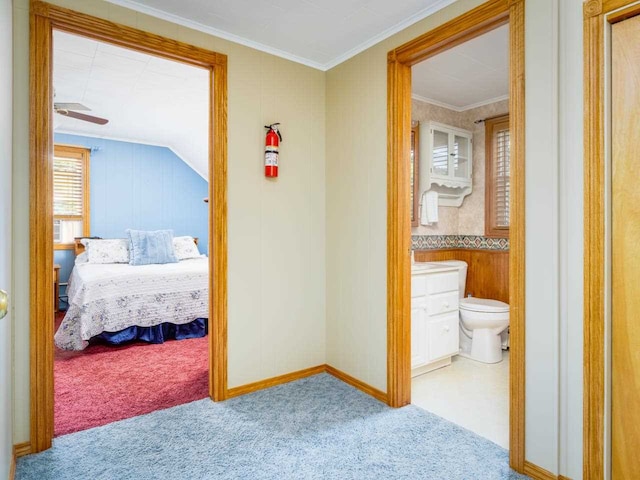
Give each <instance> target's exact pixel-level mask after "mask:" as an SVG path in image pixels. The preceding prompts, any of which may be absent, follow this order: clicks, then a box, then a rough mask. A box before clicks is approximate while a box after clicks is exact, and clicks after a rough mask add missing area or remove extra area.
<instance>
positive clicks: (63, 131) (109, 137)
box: [53, 128, 209, 183]
mask: <svg viewBox="0 0 640 480" xmlns="http://www.w3.org/2000/svg"><path fill="white" fill-rule="evenodd" d="M56 133H61V134H64V135H75V136H76V137H84V138H99V139H102V140H113V141H114V142H125V143H137V144H139V145H148V146H150V147H162V148H168V149H169V150H171V152H172V153H173V154H174V155H175V156H176V157H178V158H179V159H180V160H182V161H183V162H184V163H185V164H186V165H188V166H189V168H191V170H193V171H194V172H196V173H197V174H198V175H200V176H201V177H202V178H203V179H204V180H205V181H206V182H207V183H209V176H208V175H206V174H202V172H200V171H199V170H198V169H197V168H195V167H194V166H193V164H192V163H191V162H190V161H188V160H187V159H186V158H185V157H184V156H183V155H181V154H180V153H178V151H177V150H176V149H175V147H172V146H171V145H163V144H161V143H155V142H149V141H148V140H140V139H137V138H123V137H117V136H114V135H95V134H87V133H78V132H74V131H72V130H68V129H66V128H60V129H55V130H54V131H53V134H54V136H55V134H56Z"/></svg>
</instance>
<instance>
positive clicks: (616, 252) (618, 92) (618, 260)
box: [611, 16, 640, 480]
mask: <svg viewBox="0 0 640 480" xmlns="http://www.w3.org/2000/svg"><path fill="white" fill-rule="evenodd" d="M638 45H640V16H637V17H633V18H630V19H628V20H624V21H622V22H619V23H616V24H614V25H613V26H612V44H611V47H612V58H611V60H612V82H611V87H612V88H611V99H612V104H611V106H612V111H611V122H612V125H611V134H612V135H611V159H612V170H611V173H612V177H611V182H612V185H611V196H612V198H611V228H612V230H611V234H612V238H611V255H612V257H611V259H612V272H611V282H612V296H611V301H612V303H611V321H612V324H611V329H612V330H611V341H612V346H611V352H612V354H611V368H612V373H611V460H612V462H611V467H612V479H613V480H623V479H631V478H639V477H638V475H640V473H639V472H640V452H639V449H640V154H639V153H638V152H639V149H638V145H640V48H638Z"/></svg>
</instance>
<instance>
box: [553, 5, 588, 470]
mask: <svg viewBox="0 0 640 480" xmlns="http://www.w3.org/2000/svg"><path fill="white" fill-rule="evenodd" d="M559 6H560V12H559V26H560V37H559V43H560V57H559V62H558V63H559V73H560V82H559V85H560V87H559V93H560V106H559V118H560V124H559V127H560V130H559V138H560V145H559V147H560V161H559V163H560V190H561V195H560V260H561V261H560V308H561V310H560V319H561V322H560V420H561V423H560V458H559V471H560V473H562V474H563V475H565V476H566V477H568V478H572V479H574V480H577V479H580V478H582V354H583V348H582V338H583V328H582V322H583V319H584V317H583V307H582V305H583V283H582V277H583V268H582V262H583V235H582V232H583V188H582V187H583V180H584V178H583V130H582V126H583V121H582V118H583V106H582V101H583V100H582V93H583V86H582V71H583V61H582V55H581V54H580V53H581V52H582V18H583V17H582V0H562V1H561V2H559Z"/></svg>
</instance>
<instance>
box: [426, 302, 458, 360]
mask: <svg viewBox="0 0 640 480" xmlns="http://www.w3.org/2000/svg"><path fill="white" fill-rule="evenodd" d="M458 315H459V314H458V312H453V313H448V314H446V315H443V316H442V318H441V319H439V320H431V321H430V322H429V323H428V324H427V338H428V339H429V340H428V345H427V351H428V361H430V362H432V361H435V360H439V359H440V358H442V357H447V356H449V355H455V354H457V353H458V351H459V349H460V346H459V345H460V337H459V327H458Z"/></svg>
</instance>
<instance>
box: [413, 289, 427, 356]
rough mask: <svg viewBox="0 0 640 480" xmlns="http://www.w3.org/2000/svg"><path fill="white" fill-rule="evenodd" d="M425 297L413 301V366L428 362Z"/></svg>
mask: <svg viewBox="0 0 640 480" xmlns="http://www.w3.org/2000/svg"><path fill="white" fill-rule="evenodd" d="M424 300H425V299H424V297H423V298H419V299H412V301H411V368H412V369H413V368H416V367H419V366H421V365H424V364H425V363H427V307H426V305H425V302H424Z"/></svg>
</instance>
